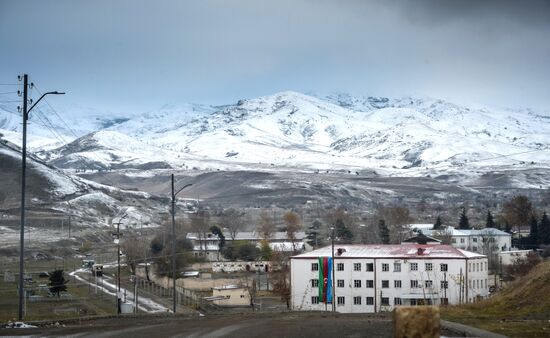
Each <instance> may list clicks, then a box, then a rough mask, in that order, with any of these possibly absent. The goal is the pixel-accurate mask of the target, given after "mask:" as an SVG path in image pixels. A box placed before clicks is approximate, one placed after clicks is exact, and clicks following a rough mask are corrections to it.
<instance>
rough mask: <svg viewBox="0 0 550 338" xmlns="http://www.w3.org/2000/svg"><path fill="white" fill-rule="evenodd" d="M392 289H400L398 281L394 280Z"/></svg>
mask: <svg viewBox="0 0 550 338" xmlns="http://www.w3.org/2000/svg"><path fill="white" fill-rule="evenodd" d="M393 287H394V288H400V287H401V281H400V280H394V281H393Z"/></svg>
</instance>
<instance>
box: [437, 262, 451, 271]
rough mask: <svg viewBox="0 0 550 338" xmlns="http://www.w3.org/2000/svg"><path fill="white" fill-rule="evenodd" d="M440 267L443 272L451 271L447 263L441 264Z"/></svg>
mask: <svg viewBox="0 0 550 338" xmlns="http://www.w3.org/2000/svg"><path fill="white" fill-rule="evenodd" d="M439 267H440V269H441V271H443V272H446V271H449V266H448V265H447V264H445V263H441V264H439Z"/></svg>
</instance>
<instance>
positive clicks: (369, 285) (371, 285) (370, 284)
mask: <svg viewBox="0 0 550 338" xmlns="http://www.w3.org/2000/svg"><path fill="white" fill-rule="evenodd" d="M366 287H367V288H369V289H370V288H373V287H374V282H373V280H372V279H367V284H366Z"/></svg>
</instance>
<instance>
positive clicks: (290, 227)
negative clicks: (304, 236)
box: [283, 211, 302, 252]
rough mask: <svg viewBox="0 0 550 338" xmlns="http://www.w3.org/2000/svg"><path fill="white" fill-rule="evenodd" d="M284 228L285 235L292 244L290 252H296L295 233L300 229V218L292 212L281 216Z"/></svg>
mask: <svg viewBox="0 0 550 338" xmlns="http://www.w3.org/2000/svg"><path fill="white" fill-rule="evenodd" d="M283 220H284V221H285V226H286V234H287V237H288V239H290V241H291V242H292V251H294V252H296V251H297V250H296V233H297V232H298V231H300V229H301V228H302V224H301V220H300V216H298V214H297V213H295V212H294V211H289V212H286V213H285V214H284V216H283Z"/></svg>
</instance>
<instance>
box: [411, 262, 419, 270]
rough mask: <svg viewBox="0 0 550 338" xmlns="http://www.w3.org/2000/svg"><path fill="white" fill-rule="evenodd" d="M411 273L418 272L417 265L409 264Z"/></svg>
mask: <svg viewBox="0 0 550 338" xmlns="http://www.w3.org/2000/svg"><path fill="white" fill-rule="evenodd" d="M411 271H418V263H411Z"/></svg>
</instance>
